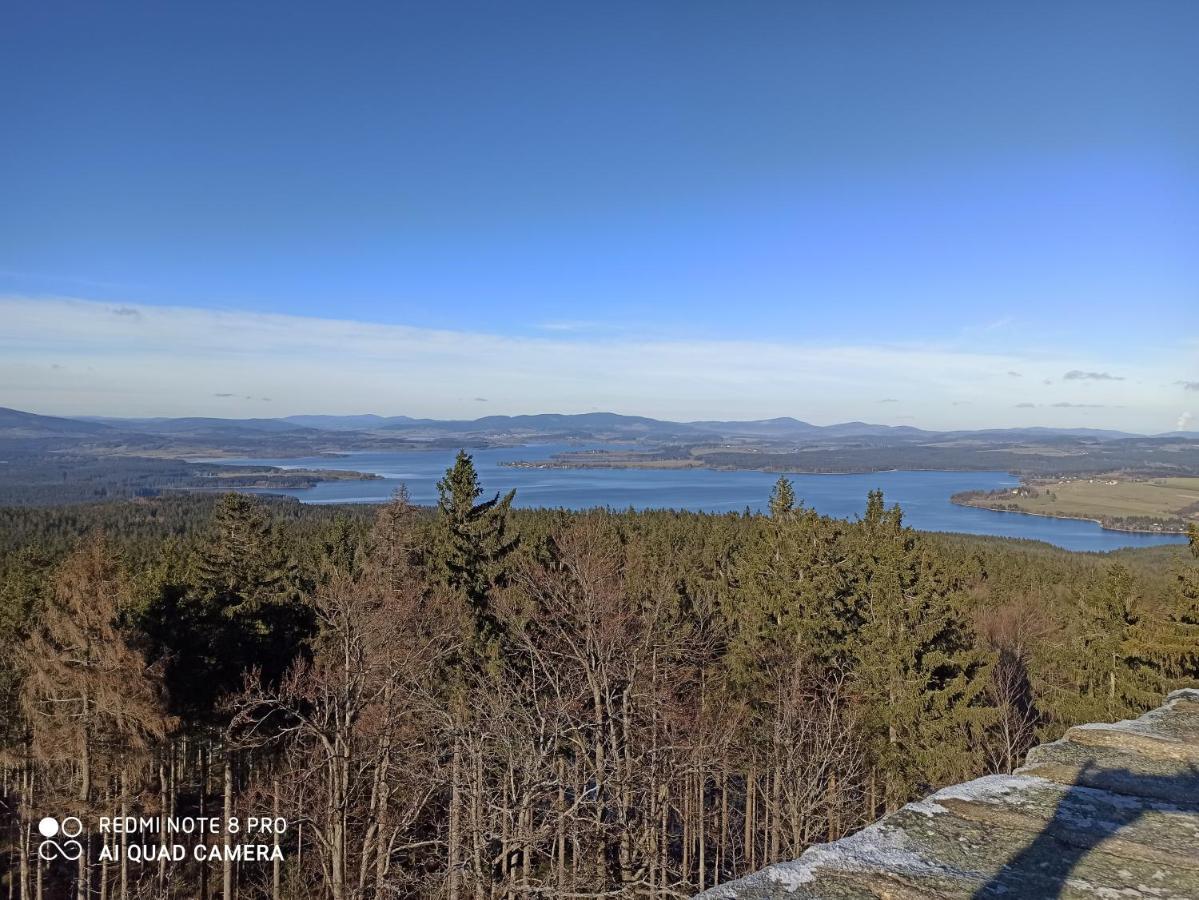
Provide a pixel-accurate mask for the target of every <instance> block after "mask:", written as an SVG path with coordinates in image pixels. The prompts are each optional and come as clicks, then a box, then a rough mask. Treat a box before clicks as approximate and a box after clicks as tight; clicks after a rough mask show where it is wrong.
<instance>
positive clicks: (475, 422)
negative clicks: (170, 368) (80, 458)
mask: <svg viewBox="0 0 1199 900" xmlns="http://www.w3.org/2000/svg"><path fill="white" fill-rule="evenodd" d="M322 432H326V433H327V432H340V433H344V432H361V433H375V434H382V435H386V434H392V435H397V436H398V435H405V436H411V437H417V436H420V435H427V436H433V435H441V436H446V437H448V436H453V435H463V436H472V437H503V436H506V437H515V436H544V437H569V438H586V437H594V438H605V437H606V438H612V439H615V438H620V437H624V438H630V439H654V440H669V439H679V440H704V439H714V438H722V437H738V438H755V437H756V438H765V439H773V440H785V439H800V440H803V439H806V440H821V439H844V438H890V439H895V440H900V441H908V440H919V441H925V440H929V439H932V438H945V439H977V440H985V441H994V442H1011V441H1028V440H1037V439H1047V438H1062V437H1067V438H1080V439H1089V440H1096V441H1111V440H1124V439H1129V438H1145V437H1168V438H1182V439H1196V438H1199V432H1193V431H1192V432H1170V433H1168V434H1163V435H1152V436H1147V435H1139V434H1132V433H1130V432H1124V431H1114V430H1107V429H1097V428H1040V427H1038V428H994V429H981V430H958V431H947V432H945V431H943V432H937V431H929V430H926V429H921V428H914V427H912V426H907V425H877V424H871V423H869V422H841V423H838V424H834V425H813V424H812V423H810V422H804V421H802V420H800V419H795V418H791V417H781V418H775V419H755V420H749V421H725V420H702V421H696V422H672V421H668V420H663V419H652V418H648V417H645V416H626V415H620V414H619V413H609V412H595V413H579V414H559V413H540V414H536V415H519V416H484V417H482V418H479V419H469V420H468V419H418V418H413V417H411V416H379V415H373V414H366V415H354V416H334V415H297V416H285V417H283V418H278V419H265V418H255V419H222V418H215V417H199V416H186V417H180V418H128V419H126V418H110V417H100V416H79V417H72V418H65V417H61V416H42V415H38V414H36V413H30V412H22V411H20V410H15V409H7V408H4V407H0V437H8V438H14V437H51V436H54V437H77V438H87V437H94V438H101V439H102V438H105V437H113V438H115V437H117V436H118V435H120V434H143V435H160V436H174V437H184V436H189V437H193V438H197V437H203V438H206V439H214V438H220V437H222V436H224V437H230V436H243V437H264V436H267V435H276V436H281V435H284V434H286V435H289V436H291V437H296V438H298V437H303V436H306V437H311V438H316V437H317V436H318V435H319V434H320V433H322Z"/></svg>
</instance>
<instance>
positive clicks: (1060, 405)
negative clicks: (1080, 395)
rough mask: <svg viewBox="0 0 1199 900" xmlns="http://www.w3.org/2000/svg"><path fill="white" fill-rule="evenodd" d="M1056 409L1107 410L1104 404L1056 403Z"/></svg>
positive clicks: (1054, 405) (1054, 406)
mask: <svg viewBox="0 0 1199 900" xmlns="http://www.w3.org/2000/svg"><path fill="white" fill-rule="evenodd" d="M1053 408H1054V409H1107V405H1106V404H1104V403H1067V402H1064V401H1063V402H1061V403H1054V404H1053Z"/></svg>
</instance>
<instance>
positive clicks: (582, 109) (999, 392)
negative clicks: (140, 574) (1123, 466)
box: [0, 2, 1199, 431]
mask: <svg viewBox="0 0 1199 900" xmlns="http://www.w3.org/2000/svg"><path fill="white" fill-rule="evenodd" d="M1046 6H1052V8H1049V9H1047V8H1044V7H1046ZM1196 34H1199V5H1196V4H1193V3H1188V2H1173V3H1161V2H1159V3H1153V2H1149V3H1116V2H1100V3H1094V2H1085V3H1083V2H1079V3H1071V2H1062V3H1055V4H1051V5H1050V4H1034V3H1022V4H962V3H906V4H893V3H881V2H879V3H871V2H859V3H849V4H847V3H815V2H812V3H799V2H788V3H767V2H760V3H733V2H729V3H703V2H676V3H665V2H663V3H644V2H639V3H631V2H630V3H622V2H616V3H602V4H600V3H592V4H584V3H509V4H494V3H477V4H455V3H439V4H421V5H417V4H401V3H388V4H358V5H353V6H346V5H339V6H336V7H335V6H333V5H330V4H323V5H315V4H313V5H306V4H297V3H288V4H272V3H255V4H223V3H211V4H191V5H186V6H185V5H183V4H160V3H144V4H137V3H111V4H95V3H88V4H84V3H78V4H74V3H72V4H63V3H53V2H50V3H38V4H33V3H16V4H12V5H10V6H9V7H7V8H6V11H5V27H4V28H3V29H0V82H2V83H4V84H5V85H8V86H10V89H8V90H5V91H4V92H3V93H2V94H0V127H2V129H3V132H4V134H5V135H6V137H4V138H3V139H2V140H0V197H3V198H4V199H3V203H0V298H2V299H0V304H3V306H2V307H0V309H2V310H6V311H7V315H6V316H5V317H4V318H0V354H2V357H3V358H2V359H0V404H7V405H13V406H22V407H24V408H34V409H38V410H40V411H46V412H58V413H71V412H89V411H93V412H102V413H105V414H130V415H147V414H180V415H182V414H209V415H283V414H288V413H293V412H360V411H368V410H369V411H376V412H380V413H410V414H422V415H444V416H461V415H470V414H479V415H481V414H485V413H494V412H509V413H516V412H530V411H548V410H551V409H552V410H556V411H566V412H574V411H579V412H581V411H586V410H590V409H594V408H597V407H599V408H610V409H615V410H616V411H620V412H629V413H646V414H651V415H661V416H668V417H677V418H688V417H696V418H700V417H710V416H722V417H732V416H737V417H742V416H743V417H765V416H771V415H795V416H798V417H801V418H808V419H812V420H814V421H837V420H846V419H869V420H872V421H890V422H896V423H903V422H909V423H915V424H922V425H930V426H943V427H951V426H956V425H971V426H973V425H977V426H983V425H1011V424H1061V425H1083V424H1086V425H1100V426H1103V425H1107V426H1114V427H1125V428H1133V429H1135V430H1145V431H1165V430H1169V429H1171V428H1173V427H1175V426H1176V424H1178V423H1183V424H1187V423H1188V421H1189V420H1188V419H1187V418H1185V417H1186V415H1187V413H1190V412H1191V411H1192V408H1194V412H1195V413H1199V389H1188V387H1187V385H1188V384H1194V383H1199V326H1197V325H1196V320H1197V318H1199V317H1197V316H1196V315H1195V311H1196V310H1199V252H1196V251H1197V249H1199V105H1197V104H1196V102H1195V99H1194V85H1195V84H1196V83H1199V52H1196V46H1195V43H1196V39H1195V35H1196ZM12 88H15V89H12ZM105 315H107V316H110V319H105V318H104V316H105ZM97 316H99V318H100V319H101V320H102V321H103V322H104V324H103V326H98V325H97V323H96V321H95V320H96V317H97ZM5 323H7V325H6V324H5ZM203 323H208V325H205V324H203ZM213 323H219V324H213ZM264 323H270V324H269V326H268V325H267V324H264ZM109 324H111V325H112V326H113V328H115V329H116V330H115V331H114V330H112V329H110V328H109V327H108V326H109ZM209 326H211V327H212V332H211V334H209V333H208V332H206V330H205V329H206V327H209ZM264 328H265V329H268V330H269V335H268V334H266V333H264V332H263V330H262V329H264ZM233 332H238V333H240V334H243V335H244V334H255V335H257V340H259V341H260V342H261V343H260V345H258V346H254V345H253V344H246V343H244V342H243V341H242V338H240V337H237V336H235V335H234V334H233ZM322 334H324V335H328V334H339V335H342V338H341V340H339V341H336V342H328V341H324V340H323V339H321V338H320V336H321V335H322ZM289 335H290V337H289ZM442 335H449V336H450V337H448V338H446V339H445V342H444V344H443V343H442V342H441V341H442V338H441V337H440V336H442ZM201 336H203V337H202V338H201ZM358 340H361V341H363V344H362V346H359V345H358V344H357V343H356V341H358ZM314 342H315V343H314ZM389 342H390V343H389ZM479 342H482V343H479ZM318 344H319V349H317V348H316V345H318ZM429 346H438V347H440V348H441V349H439V350H438V352H437V354H436V355H435V358H426V357H427V356H428V354H426V353H424V352H423V350H424V349H426V348H428V347H429ZM467 346H471V347H474V348H475V349H476V350H477V351H479V353H481V357H477V356H470V355H467V354H465V353H464V351H463V350H462V348H464V347H467ZM416 351H422V352H416ZM364 354H365V355H366V356H368V357H369V358H370V359H371V360H372V362H371V363H370V365H369V366H368V367H367V368H362V365H363V363H362V357H363V356H364ZM693 355H702V356H704V357H706V358H703V359H696V360H693V359H692V356H693ZM517 357H519V358H517ZM947 358H951V359H952V360H954V362H953V363H952V364H948V363H947V362H946V360H947ZM601 360H603V361H604V365H603V366H601V365H599V361H601ZM762 360H771V361H772V364H773V365H774V366H776V367H778V368H777V369H775V370H773V371H772V370H771V369H770V368H769V367H767V366H763V365H761V361H762ZM604 366H607V367H608V368H605V367H604ZM713 370H715V371H713ZM1025 370H1027V374H1025ZM1009 371H1019V372H1020V373H1021V374H1020V375H1018V376H1015V375H1008V374H1007V373H1008V372H1009ZM1070 371H1084V372H1093V373H1096V374H1108V375H1110V376H1111V377H1110V378H1106V379H1103V378H1096V379H1077V378H1075V379H1065V378H1064V375H1065V373H1067V372H1070ZM233 382H236V383H233ZM1046 382H1050V383H1049V384H1046ZM334 385H335V386H336V390H334V389H333V386H334ZM218 394H221V395H229V396H222V397H218V396H217V395H218ZM265 396H269V397H270V400H263V399H261V398H262V397H265ZM246 397H252V398H254V399H253V400H246V399H245V398H246ZM479 397H484V398H486V399H485V401H484V400H479V399H476V398H479ZM314 403H319V407H318V406H314V405H313V404H314ZM1055 404H1056V405H1055ZM1062 404H1070V405H1062Z"/></svg>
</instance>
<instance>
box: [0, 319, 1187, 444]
mask: <svg viewBox="0 0 1199 900" xmlns="http://www.w3.org/2000/svg"><path fill="white" fill-rule="evenodd" d="M115 308H120V309H128V310H132V311H134V312H135V313H136V314H137V315H136V316H130V315H119V316H118V315H114V314H113V309H114V304H111V303H100V302H93V301H87V300H73V299H53V300H45V299H31V298H22V297H7V298H4V297H0V391H2V395H0V405H6V406H14V407H17V408H27V409H32V410H34V411H41V412H47V413H59V414H79V413H92V414H97V415H203V414H206V413H210V414H213V415H239V414H247V415H249V414H254V413H253V410H254V409H260V408H261V405H262V404H263V403H266V402H268V401H267V399H266V398H268V397H270V398H273V399H274V403H273V409H274V411H273V412H272V414H274V415H289V414H297V413H312V412H324V413H340V412H360V411H361V410H362V409H363V408H369V409H371V410H372V411H377V412H379V413H381V414H389V415H391V414H399V413H403V414H407V415H416V416H429V417H445V418H455V417H468V416H469V415H470V410H472V409H476V408H477V405H478V404H479V403H483V402H487V403H489V404H490V405H491V406H492V407H493V408H494V409H495V411H496V412H497V413H509V414H514V413H528V412H583V411H586V410H589V409H592V408H600V409H610V410H613V411H616V412H627V413H635V414H641V415H650V416H657V417H660V418H668V419H677V420H691V419H707V418H727V419H733V418H739V419H753V418H771V417H774V416H780V415H794V416H796V417H797V418H805V419H808V420H811V421H815V422H818V423H822V424H823V423H830V422H839V421H846V420H850V419H875V420H879V419H880V418H881V420H882V421H884V422H886V421H896V420H897V419H898V417H897V416H895V415H893V414H889V415H887V416H880V413H881V411H882V407H883V406H884V404H881V402H880V398H879V393H878V386H879V385H880V384H886V385H888V386H890V387H893V388H895V389H896V391H897V393H895V394H892V395H887V396H884V397H883V398H882V400H885V401H898V400H899V398H901V397H904V398H909V399H906V400H904V401H903V403H904V406H905V409H904V410H903V412H904V414H905V415H912V416H915V418H916V420H918V421H919V422H920V424H921V425H922V426H925V427H944V428H951V427H952V428H959V427H991V426H996V425H1003V424H1007V423H1006V420H1005V418H1004V416H1005V415H1006V414H1005V412H1004V411H1005V410H1008V411H1010V410H1011V409H1012V407H1013V405H1014V404H1016V403H1019V402H1020V401H1021V398H1019V397H1012V396H1011V395H1010V393H1008V390H1009V389H1010V388H1015V387H1017V384H1016V381H1015V380H1014V379H1013V380H1012V383H1011V385H1010V388H1009V387H1008V380H1007V379H1004V380H1003V381H999V382H997V381H995V379H994V373H995V372H997V371H998V372H1008V371H1018V372H1023V373H1025V374H1026V375H1030V376H1033V377H1035V378H1037V379H1038V380H1040V379H1041V378H1043V377H1047V376H1049V375H1050V374H1052V373H1054V372H1061V371H1064V370H1065V369H1066V366H1063V365H1062V360H1060V359H1054V358H1052V357H1051V356H1046V355H1044V354H1038V355H1036V356H1022V355H1020V354H1018V353H1014V352H1009V351H1007V350H1006V349H1005V350H997V351H986V350H980V349H978V348H976V347H974V346H971V345H970V344H969V343H963V344H962V345H961V346H950V345H940V346H920V345H902V344H896V345H878V344H867V343H861V344H851V343H838V344H831V343H804V342H788V341H782V340H777V339H762V340H749V339H727V340H717V339H695V340H683V339H677V340H668V339H662V338H658V337H647V336H636V335H633V334H624V335H621V336H619V337H617V336H614V335H611V334H608V335H581V334H570V335H562V336H561V337H559V336H555V335H552V334H543V335H531V336H530V335H523V336H521V335H511V334H493V333H485V332H472V331H453V330H439V329H429V328H417V327H412V326H407V325H396V324H381V323H373V322H361V321H351V320H343V319H328V318H315V317H304V316H292V315H279V314H265V313H254V312H244V311H232V310H212V309H202V308H196V307H164V306H148V305H140V304H128V303H126V304H121V305H119V306H116V307H115ZM135 321H136V327H132V326H131V323H133V322H135ZM51 363H58V364H69V367H70V369H71V370H72V371H75V372H79V373H83V372H86V371H87V370H88V368H89V367H91V368H94V369H95V373H94V374H91V373H89V374H88V375H87V376H86V377H83V376H82V375H80V377H79V378H78V379H76V380H70V379H69V376H68V375H66V374H65V373H63V374H54V373H52V372H51V371H50V370H49V365H50V364H51ZM1184 364H1185V363H1184V362H1183V361H1182V360H1180V359H1177V358H1166V357H1164V356H1163V358H1162V359H1161V360H1160V366H1159V367H1158V368H1140V369H1136V375H1137V380H1138V381H1140V380H1144V382H1145V384H1159V385H1160V384H1162V383H1169V382H1170V381H1171V380H1173V379H1172V378H1171V377H1170V376H1169V375H1167V374H1166V373H1167V372H1169V371H1170V369H1171V368H1172V369H1173V370H1174V371H1177V370H1178V368H1179V367H1180V366H1182V365H1184ZM1132 371H1133V368H1132V367H1131V366H1130V367H1129V374H1131V373H1132ZM39 372H40V373H41V374H40V375H39V374H38V373H39ZM148 373H152V374H153V377H147V376H148ZM1174 377H1176V376H1174ZM64 379H67V380H64ZM230 381H233V382H235V383H240V384H244V385H246V386H247V387H248V388H249V390H248V391H246V392H245V393H243V394H234V396H230V397H224V396H220V397H218V396H216V395H218V394H228V393H233V392H230V391H228V390H227V389H226V387H225V385H227V384H228V383H229V382H230ZM479 384H487V385H489V386H492V388H493V390H494V391H495V393H491V392H489V393H488V395H487V396H482V395H477V394H476V393H475V392H474V391H473V390H472V387H475V386H477V385H479ZM901 389H902V391H903V393H898V391H899V390H901ZM1113 390H1116V391H1118V392H1119V396H1118V397H1117V396H1113V397H1111V398H1110V400H1111V402H1120V403H1124V404H1127V405H1128V406H1129V407H1130V408H1134V409H1139V408H1143V409H1144V410H1145V415H1144V417H1143V425H1142V426H1141V427H1142V428H1143V429H1145V430H1149V429H1153V428H1154V426H1153V423H1154V422H1158V423H1159V424H1158V425H1157V426H1156V429H1154V430H1158V431H1161V430H1165V429H1166V428H1167V427H1168V426H1169V424H1170V423H1172V422H1173V421H1174V419H1175V418H1176V417H1177V411H1176V410H1169V411H1168V412H1167V411H1165V410H1164V409H1159V410H1157V411H1156V412H1155V411H1154V410H1155V409H1157V407H1156V406H1155V404H1160V402H1161V398H1159V397H1158V396H1157V395H1156V394H1155V393H1154V392H1153V391H1152V390H1150V389H1149V388H1143V387H1138V386H1137V385H1136V383H1135V382H1130V383H1127V384H1123V385H1118V386H1116V385H1114V386H1113ZM1138 392H1139V393H1138ZM963 394H967V396H963ZM243 397H248V398H250V399H249V400H245V401H244V402H245V403H246V404H251V403H252V404H254V405H253V406H250V405H246V406H244V407H243V406H240V404H242V403H243V399H242V398H243ZM487 397H491V398H492V400H490V401H489V400H487ZM495 397H503V398H504V400H503V402H502V403H497V402H495V401H494V398H495ZM476 398H477V399H476ZM967 399H968V400H970V401H972V405H970V406H969V407H965V406H962V407H960V408H959V407H955V404H959V403H960V402H961V401H965V400H967ZM1105 399H1108V398H1105ZM891 405H893V404H892V403H887V404H885V406H891ZM1154 417H1156V418H1154ZM1041 424H1054V423H1053V422H1052V421H1050V420H1049V419H1048V418H1047V419H1046V421H1044V422H1043V423H1041ZM1119 424H1120V425H1121V426H1122V427H1126V428H1134V427H1136V426H1137V425H1138V424H1140V423H1138V422H1137V421H1136V420H1133V419H1131V418H1129V419H1128V420H1127V421H1121V422H1120V423H1119Z"/></svg>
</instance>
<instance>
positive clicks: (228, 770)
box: [221, 747, 233, 900]
mask: <svg viewBox="0 0 1199 900" xmlns="http://www.w3.org/2000/svg"><path fill="white" fill-rule="evenodd" d="M224 755H225V778H224V788H225V799H224V815H225V821H224V823H222V827H221V834H222V839H221V843H222V844H224V847H225V854H224V856H225V858H224V859H223V860H222V861H221V900H233V861H232V860H231V859H230V858H229V856H230V853H229V848H230V847H231V846H232V845H233V836H232V835H231V834H230V833H229V827H228V826H229V820H230V819H232V818H233V751H231V750H230V749H229V748H228V747H226V748H225V754H224Z"/></svg>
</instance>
